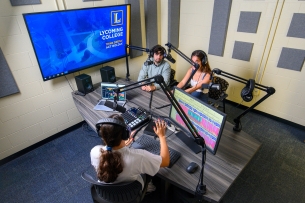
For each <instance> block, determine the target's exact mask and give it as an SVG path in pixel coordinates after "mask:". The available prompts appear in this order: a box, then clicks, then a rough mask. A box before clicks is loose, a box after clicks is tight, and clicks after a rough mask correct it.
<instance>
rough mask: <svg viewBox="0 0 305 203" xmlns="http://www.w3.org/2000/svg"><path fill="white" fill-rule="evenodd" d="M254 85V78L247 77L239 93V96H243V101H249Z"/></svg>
mask: <svg viewBox="0 0 305 203" xmlns="http://www.w3.org/2000/svg"><path fill="white" fill-rule="evenodd" d="M254 87H255V80H253V79H249V80H248V82H247V84H246V87H244V88H243V89H242V90H241V93H240V96H241V98H243V100H244V101H246V102H250V101H251V100H252V99H253V95H252V92H253V90H254Z"/></svg>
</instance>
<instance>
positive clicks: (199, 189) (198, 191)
mask: <svg viewBox="0 0 305 203" xmlns="http://www.w3.org/2000/svg"><path fill="white" fill-rule="evenodd" d="M152 80H153V81H152ZM154 82H156V83H158V84H159V85H160V87H161V89H162V90H163V92H164V94H165V95H166V96H167V98H168V99H169V101H170V103H171V104H172V106H173V107H174V108H175V110H176V111H177V113H178V114H179V116H180V117H181V119H182V120H183V122H184V123H185V125H186V127H187V128H188V129H189V131H190V133H191V134H192V135H193V137H194V139H195V142H196V143H197V144H198V145H200V146H201V147H202V168H201V172H200V180H199V184H198V186H197V188H196V192H195V194H196V196H197V197H198V198H199V200H202V197H203V195H204V194H205V193H206V185H204V184H203V175H204V165H205V159H206V147H205V141H204V139H203V138H202V137H201V136H200V135H199V134H198V132H197V130H196V128H195V127H194V126H193V124H192V122H191V121H190V119H189V117H188V116H187V115H186V114H185V112H184V111H183V109H182V108H181V106H180V104H179V103H178V101H177V100H176V98H175V97H174V95H173V93H172V92H171V90H170V89H169V88H168V86H167V85H166V83H165V82H164V78H163V76H162V75H156V76H154V77H151V78H147V79H145V80H142V81H138V82H135V83H133V84H130V85H126V86H124V87H118V88H116V89H114V90H113V91H114V92H115V93H116V95H118V94H119V93H121V92H126V91H129V90H132V89H135V88H138V87H141V86H144V85H148V84H151V83H154ZM133 86H135V87H133Z"/></svg>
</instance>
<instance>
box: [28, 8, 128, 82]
mask: <svg viewBox="0 0 305 203" xmlns="http://www.w3.org/2000/svg"><path fill="white" fill-rule="evenodd" d="M129 6H130V5H128V4H126V5H119V6H111V7H96V8H86V9H78V10H65V11H54V12H42V13H28V14H23V17H24V20H25V23H26V26H27V29H28V32H29V35H30V39H31V41H32V45H33V48H34V51H35V54H36V57H37V60H38V64H39V67H40V71H41V74H42V77H43V80H44V81H46V80H50V79H53V78H56V77H59V76H62V75H66V74H70V73H73V72H76V71H80V70H83V69H86V68H90V67H92V66H95V65H98V64H102V63H105V62H109V61H113V60H116V59H119V58H122V57H125V56H126V50H125V44H129V30H130V22H129V19H130V17H129V15H130V10H129V9H130V7H129Z"/></svg>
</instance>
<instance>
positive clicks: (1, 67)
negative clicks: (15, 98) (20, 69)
mask: <svg viewBox="0 0 305 203" xmlns="http://www.w3.org/2000/svg"><path fill="white" fill-rule="evenodd" d="M18 92H19V89H18V86H17V84H16V82H15V79H14V77H13V75H12V73H11V70H10V68H9V67H8V64H7V62H6V60H5V58H4V55H3V52H2V49H1V48H0V98H1V97H5V96H8V95H11V94H15V93H18Z"/></svg>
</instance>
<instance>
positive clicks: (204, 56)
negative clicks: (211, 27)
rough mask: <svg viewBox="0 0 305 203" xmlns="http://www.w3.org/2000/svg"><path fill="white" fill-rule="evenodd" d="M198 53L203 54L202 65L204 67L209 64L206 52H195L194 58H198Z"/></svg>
mask: <svg viewBox="0 0 305 203" xmlns="http://www.w3.org/2000/svg"><path fill="white" fill-rule="evenodd" d="M196 52H197V53H196ZM198 53H201V54H202V55H203V57H202V60H201V64H202V65H203V66H204V65H205V64H207V62H208V56H207V54H206V53H205V52H204V51H202V50H195V51H193V53H192V56H196V55H198ZM192 56H191V58H192ZM197 57H198V56H197Z"/></svg>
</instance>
